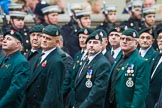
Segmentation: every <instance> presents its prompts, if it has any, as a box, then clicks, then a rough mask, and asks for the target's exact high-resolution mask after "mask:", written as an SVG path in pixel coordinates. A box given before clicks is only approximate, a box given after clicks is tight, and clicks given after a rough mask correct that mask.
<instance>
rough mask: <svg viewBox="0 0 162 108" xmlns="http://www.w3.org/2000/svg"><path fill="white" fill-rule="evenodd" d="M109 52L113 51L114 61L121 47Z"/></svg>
mask: <svg viewBox="0 0 162 108" xmlns="http://www.w3.org/2000/svg"><path fill="white" fill-rule="evenodd" d="M111 51H114V55H113V58H115V59H116V57H117V56H118V54H119V52H120V51H121V47H119V48H117V49H115V50H114V49H113V48H112V49H111Z"/></svg>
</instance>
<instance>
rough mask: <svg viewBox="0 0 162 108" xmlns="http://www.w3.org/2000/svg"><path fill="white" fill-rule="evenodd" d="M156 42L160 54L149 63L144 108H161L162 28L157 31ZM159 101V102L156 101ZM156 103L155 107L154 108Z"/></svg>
mask: <svg viewBox="0 0 162 108" xmlns="http://www.w3.org/2000/svg"><path fill="white" fill-rule="evenodd" d="M157 35H158V37H157V42H158V47H159V50H160V53H156V55H154V59H152V61H151V74H150V76H151V79H150V85H149V93H148V96H147V99H146V108H161V107H162V103H161V102H162V100H161V99H162V97H161V93H160V90H161V86H162V79H161V78H162V72H161V70H162V55H161V54H162V27H161V28H159V29H158V30H157ZM159 96H160V98H159ZM158 99H159V101H158ZM157 101H158V104H157V107H154V106H155V104H156V102H157Z"/></svg>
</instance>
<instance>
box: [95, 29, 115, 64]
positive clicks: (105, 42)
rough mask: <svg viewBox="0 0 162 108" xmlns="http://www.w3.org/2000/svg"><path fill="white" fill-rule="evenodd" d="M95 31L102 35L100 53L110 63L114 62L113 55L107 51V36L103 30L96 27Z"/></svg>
mask: <svg viewBox="0 0 162 108" xmlns="http://www.w3.org/2000/svg"><path fill="white" fill-rule="evenodd" d="M96 32H97V33H98V34H99V35H100V36H101V37H102V54H103V55H104V56H105V57H106V58H107V60H108V61H109V62H110V64H111V65H113V63H114V58H113V56H112V55H111V54H110V53H109V52H108V50H107V49H106V46H107V45H108V38H107V37H108V36H107V33H106V31H105V30H102V29H98V30H96Z"/></svg>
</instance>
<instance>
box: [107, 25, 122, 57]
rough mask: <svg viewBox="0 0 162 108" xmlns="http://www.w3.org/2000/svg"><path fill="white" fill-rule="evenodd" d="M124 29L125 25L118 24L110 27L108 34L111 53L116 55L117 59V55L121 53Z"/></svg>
mask: <svg viewBox="0 0 162 108" xmlns="http://www.w3.org/2000/svg"><path fill="white" fill-rule="evenodd" d="M123 30H124V28H123V27H121V26H116V27H114V28H112V29H110V31H109V34H108V39H109V42H110V46H111V51H110V52H109V53H110V54H111V55H112V56H113V57H114V59H116V58H117V56H119V55H121V47H120V37H121V34H122V32H123Z"/></svg>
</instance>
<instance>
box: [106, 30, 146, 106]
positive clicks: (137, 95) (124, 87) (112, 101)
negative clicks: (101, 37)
mask: <svg viewBox="0 0 162 108" xmlns="http://www.w3.org/2000/svg"><path fill="white" fill-rule="evenodd" d="M137 37H138V32H137V31H136V30H134V29H127V30H125V31H123V33H122V36H121V37H120V46H121V49H122V55H121V56H119V57H118V58H117V60H116V62H115V64H114V65H113V67H112V71H111V73H110V76H109V78H108V79H109V84H108V91H107V92H108V95H107V100H106V105H107V106H106V107H105V108H145V107H146V106H145V99H146V95H147V92H148V87H149V68H148V67H146V63H147V62H146V61H145V60H144V59H143V58H142V57H141V56H140V55H139V54H138V51H137V50H136V47H137V45H138V42H137V40H136V39H135V38H137Z"/></svg>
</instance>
